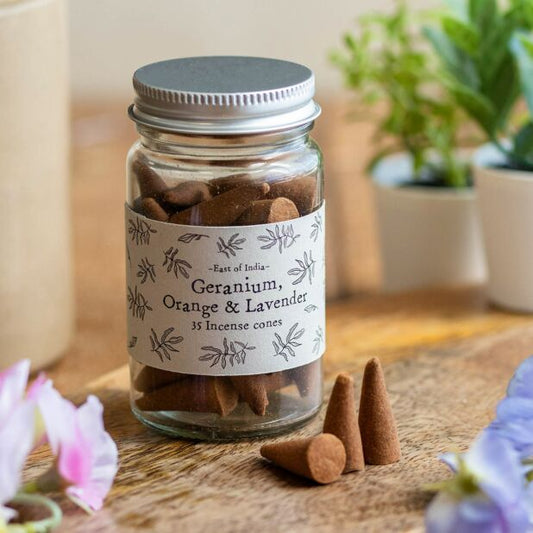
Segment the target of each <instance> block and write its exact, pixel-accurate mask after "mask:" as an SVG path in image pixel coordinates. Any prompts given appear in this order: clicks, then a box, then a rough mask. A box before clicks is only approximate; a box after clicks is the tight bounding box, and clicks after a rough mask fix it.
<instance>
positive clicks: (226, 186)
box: [209, 174, 253, 194]
mask: <svg viewBox="0 0 533 533" xmlns="http://www.w3.org/2000/svg"><path fill="white" fill-rule="evenodd" d="M250 181H253V178H252V177H251V176H250V174H232V175H231V176H223V177H222V178H215V179H214V180H211V181H210V182H209V184H210V185H211V186H212V187H214V188H215V190H216V193H217V194H222V193H225V192H228V191H229V190H231V189H235V187H242V186H243V185H246V184H247V183H250Z"/></svg>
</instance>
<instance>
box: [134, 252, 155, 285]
mask: <svg viewBox="0 0 533 533" xmlns="http://www.w3.org/2000/svg"><path fill="white" fill-rule="evenodd" d="M137 277H138V278H141V285H143V284H144V283H145V282H146V281H147V280H148V279H150V280H151V281H152V283H155V277H156V276H155V265H152V263H150V261H149V260H148V257H144V258H143V259H141V262H140V263H139V264H138V265H137Z"/></svg>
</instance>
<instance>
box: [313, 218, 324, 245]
mask: <svg viewBox="0 0 533 533" xmlns="http://www.w3.org/2000/svg"><path fill="white" fill-rule="evenodd" d="M311 227H312V228H313V231H311V235H310V237H311V239H313V241H314V242H316V240H317V239H318V236H319V235H320V233H321V232H322V215H321V214H320V213H317V214H316V215H315V221H314V222H313V223H312V224H311Z"/></svg>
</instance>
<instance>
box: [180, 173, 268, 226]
mask: <svg viewBox="0 0 533 533" xmlns="http://www.w3.org/2000/svg"><path fill="white" fill-rule="evenodd" d="M268 191H269V186H268V184H266V183H257V184H253V185H243V186H242V187H237V188H235V189H231V190H230V191H228V192H225V193H222V194H219V195H218V196H215V197H214V198H213V199H211V200H208V201H206V202H201V203H199V204H196V205H194V206H193V207H189V208H188V209H185V210H184V211H180V212H179V213H175V214H174V215H172V216H171V217H170V222H173V223H174V224H191V225H193V226H232V225H233V224H234V223H235V221H236V220H237V219H238V218H239V217H240V216H241V215H242V214H243V213H244V211H246V210H247V209H248V208H249V207H250V205H251V203H252V202H254V201H256V200H259V199H261V198H263V197H264V196H265V195H266V194H267V193H268Z"/></svg>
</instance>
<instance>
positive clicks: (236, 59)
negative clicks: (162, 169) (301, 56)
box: [129, 56, 320, 135]
mask: <svg viewBox="0 0 533 533" xmlns="http://www.w3.org/2000/svg"><path fill="white" fill-rule="evenodd" d="M133 87H134V89H135V99H134V104H133V105H132V106H130V109H129V114H130V117H131V118H132V120H134V121H135V122H137V123H138V124H143V125H146V126H150V127H153V128H156V129H159V130H163V131H175V132H182V133H195V134H226V135H227V134H230V135H231V134H246V133H261V132H270V131H276V130H284V129H289V128H294V127H297V126H300V125H303V124H307V123H309V122H312V121H313V120H314V119H315V118H316V117H317V116H318V115H319V114H320V107H319V106H318V104H316V102H314V100H313V95H314V92H315V79H314V76H313V73H312V72H311V70H309V69H308V68H307V67H304V66H303V65H299V64H297V63H292V62H290V61H280V60H278V59H267V58H262V57H240V56H206V57H187V58H182V59H170V60H168V61H160V62H158V63H151V64H150V65H146V66H144V67H141V68H140V69H138V70H137V71H136V72H135V74H134V75H133Z"/></svg>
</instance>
